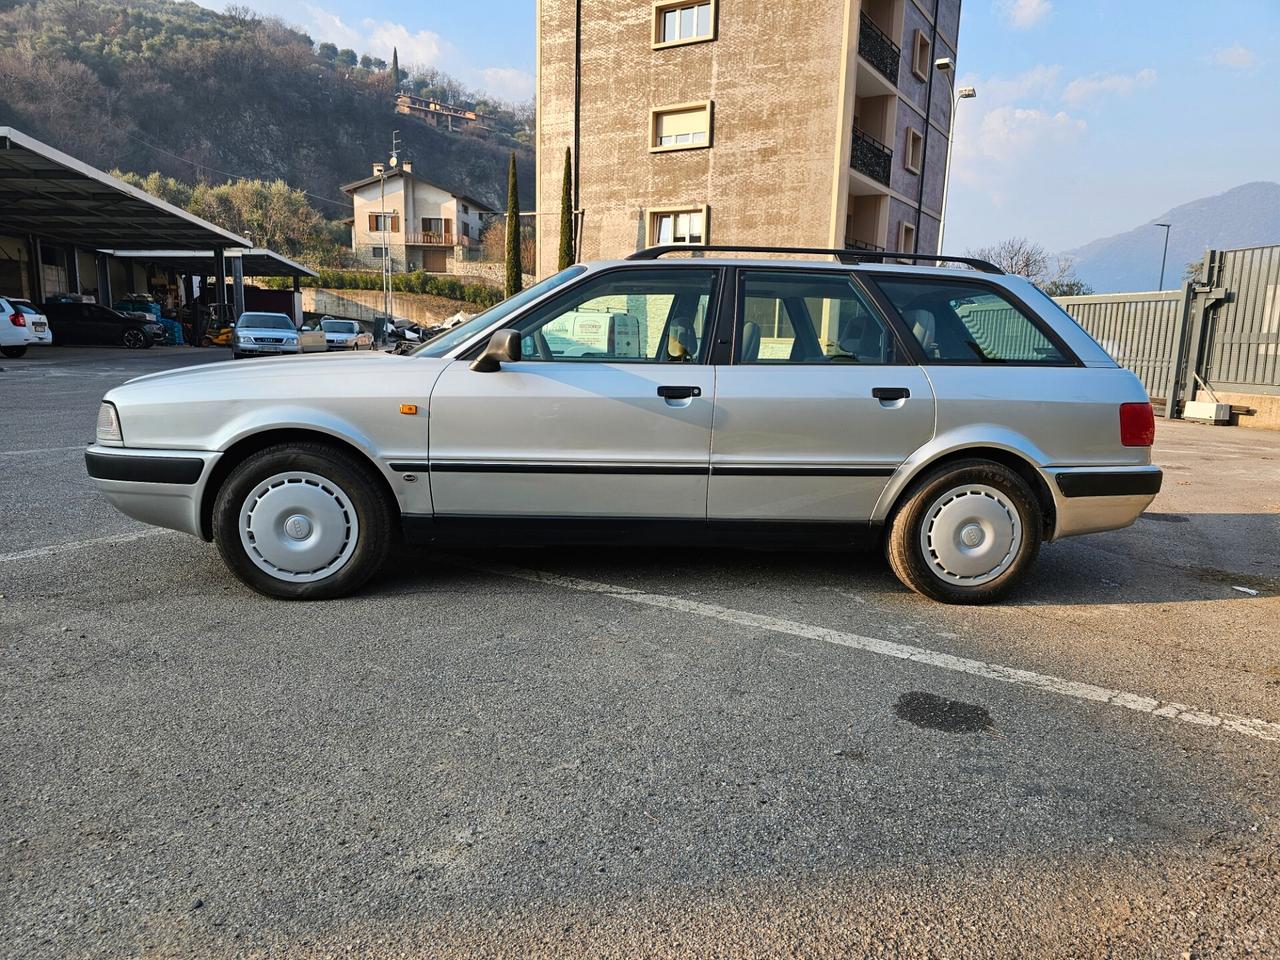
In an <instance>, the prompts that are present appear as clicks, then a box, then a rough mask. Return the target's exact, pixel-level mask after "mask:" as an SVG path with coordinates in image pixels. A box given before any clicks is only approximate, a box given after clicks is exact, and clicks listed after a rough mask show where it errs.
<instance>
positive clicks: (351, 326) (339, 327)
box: [320, 320, 360, 333]
mask: <svg viewBox="0 0 1280 960" xmlns="http://www.w3.org/2000/svg"><path fill="white" fill-rule="evenodd" d="M320 329H321V330H323V331H324V332H325V333H359V332H360V325H359V324H357V323H356V322H355V321H354V320H321V321H320Z"/></svg>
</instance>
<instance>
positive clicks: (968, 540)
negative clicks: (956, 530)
mask: <svg viewBox="0 0 1280 960" xmlns="http://www.w3.org/2000/svg"><path fill="white" fill-rule="evenodd" d="M960 539H961V540H963V541H964V545H965V546H966V547H976V546H977V545H978V544H980V543H981V542H982V528H981V527H980V526H978V525H977V524H976V523H971V524H969V525H968V526H967V527H965V528H964V529H963V530H961V531H960Z"/></svg>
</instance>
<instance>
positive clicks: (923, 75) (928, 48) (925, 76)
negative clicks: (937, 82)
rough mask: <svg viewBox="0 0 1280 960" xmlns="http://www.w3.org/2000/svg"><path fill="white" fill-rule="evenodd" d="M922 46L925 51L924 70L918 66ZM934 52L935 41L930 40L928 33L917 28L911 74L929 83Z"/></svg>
mask: <svg viewBox="0 0 1280 960" xmlns="http://www.w3.org/2000/svg"><path fill="white" fill-rule="evenodd" d="M922 41H923V44H922ZM922 46H923V49H924V51H925V54H924V70H923V72H922V71H920V70H918V69H917V68H916V61H917V60H919V59H920V50H921V48H922ZM932 52H933V43H932V42H931V41H930V40H929V36H928V34H926V33H925V32H924V31H923V30H920V29H918V28H917V29H916V32H915V36H914V37H913V38H912V44H911V75H912V76H914V77H915V78H916V79H917V80H919V81H920V82H921V83H927V82H928V80H929V56H930V54H931V53H932Z"/></svg>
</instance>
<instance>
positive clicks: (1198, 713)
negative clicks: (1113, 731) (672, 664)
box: [467, 564, 1280, 743]
mask: <svg viewBox="0 0 1280 960" xmlns="http://www.w3.org/2000/svg"><path fill="white" fill-rule="evenodd" d="M467 565H468V566H474V567H475V569H479V570H484V571H486V572H488V573H496V574H499V575H501V576H506V577H516V578H518V579H521V580H531V581H533V582H534V583H545V584H550V585H552V586H557V587H566V588H568V589H570V590H579V591H583V592H586V593H599V594H605V595H607V596H611V597H616V598H617V599H619V600H626V601H627V602H629V603H639V604H644V605H645V606H650V607H661V608H662V609H664V610H679V611H681V612H683V613H692V614H696V615H697V616H700V617H710V618H712V619H715V620H723V621H725V622H727V623H736V624H738V625H740V626H744V627H755V628H757V629H760V630H769V631H772V632H774V633H783V634H788V635H789V636H793V637H803V638H805V639H808V640H821V641H823V642H824V643H832V644H835V645H837V646H841V647H849V648H851V649H853V650H862V651H865V652H867V653H874V654H878V655H880V656H882V657H894V658H895V659H898V660H910V661H912V662H914V663H922V664H924V665H926V666H930V667H938V668H940V669H942V670H952V671H955V672H957V673H967V674H971V675H972V676H976V677H985V678H986V679H988V680H998V681H1000V682H1001V683H1011V684H1015V685H1018V686H1024V687H1032V688H1034V689H1036V690H1041V691H1043V692H1045V693H1056V694H1059V695H1060V696H1064V697H1073V698H1075V699H1077V700H1088V701H1092V702H1094V703H1105V704H1107V705H1109V706H1113V707H1123V708H1124V709H1126V710H1133V711H1135V712H1137V713H1145V714H1148V715H1150V716H1153V717H1159V718H1160V719H1162V720H1178V721H1181V722H1182V723H1190V724H1194V725H1195V726H1199V727H1218V728H1219V729H1222V730H1229V731H1231V732H1232V733H1240V734H1244V735H1245V736H1246V737H1254V738H1256V739H1258V740H1266V741H1269V742H1272V743H1280V723H1272V722H1269V721H1267V720H1259V719H1256V718H1254V717H1244V716H1239V715H1237V714H1232V713H1209V712H1208V711H1205V710H1197V709H1196V708H1194V707H1189V706H1187V705H1186V704H1184V703H1175V702H1172V701H1162V700H1156V699H1154V698H1153V697H1145V696H1142V695H1140V694H1136V693H1126V692H1125V691H1123V690H1111V689H1109V688H1107V687H1099V686H1095V685H1094V684H1091V683H1078V682H1076V681H1074V680H1065V679H1063V678H1061V677H1054V676H1049V675H1047V674H1043V673H1033V672H1032V671H1030V670H1018V669H1015V668H1013V667H1005V666H1001V665H1000V664H998V663H986V662H985V661H982V660H970V659H968V658H966V657H955V656H952V655H951V654H947V653H940V652H938V651H936V650H928V649H926V648H924V647H913V646H911V645H910V644H905V643H894V642H893V641H890V640H877V639H875V638H874V637H863V636H859V635H858V634H856V633H845V632H843V631H840V630H831V629H829V628H827V627H818V626H813V625H811V624H807V623H797V622H796V621H794V620H781V619H779V618H777V617H769V616H765V615H763V614H759V613H748V612H747V611H745V610H732V609H730V608H728V607H720V606H716V605H715V604H711V603H701V602H699V601H696V600H686V599H684V598H682V597H672V596H666V595H663V594H658V593H645V592H643V591H641V590H632V589H630V588H629V587H616V586H612V585H610V584H607V583H595V582H594V581H591V580H580V579H578V578H577V577H565V576H561V575H559V574H554V573H544V572H542V571H540V570H525V569H522V568H519V567H506V566H491V565H483V566H481V565H473V564H467Z"/></svg>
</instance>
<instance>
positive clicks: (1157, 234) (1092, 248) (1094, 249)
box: [1066, 181, 1280, 293]
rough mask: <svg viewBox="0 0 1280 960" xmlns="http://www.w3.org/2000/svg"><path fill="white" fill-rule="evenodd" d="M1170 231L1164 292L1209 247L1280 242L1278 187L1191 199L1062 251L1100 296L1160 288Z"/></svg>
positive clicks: (1261, 185) (1254, 186)
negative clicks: (1167, 225) (1167, 228)
mask: <svg viewBox="0 0 1280 960" xmlns="http://www.w3.org/2000/svg"><path fill="white" fill-rule="evenodd" d="M1156 223H1170V224H1173V227H1172V229H1171V230H1170V231H1169V260H1168V266H1167V267H1166V268H1165V273H1164V285H1165V289H1172V288H1176V287H1177V286H1178V285H1179V284H1180V283H1182V273H1183V270H1184V269H1185V268H1186V265H1187V264H1188V263H1190V262H1191V261H1192V260H1199V259H1200V258H1201V257H1203V256H1204V251H1205V249H1206V248H1208V247H1213V248H1216V249H1228V248H1231V247H1252V246H1258V245H1262V244H1270V243H1280V183H1270V182H1267V181H1258V182H1255V183H1246V184H1242V185H1241V186H1238V187H1235V188H1234V189H1232V190H1228V191H1227V192H1226V193H1220V194H1218V195H1216V196H1212V197H1202V198H1201V199H1199V200H1192V201H1191V202H1190V203H1184V204H1183V205H1182V206H1180V207H1174V208H1173V209H1172V210H1170V211H1169V212H1168V213H1165V214H1163V215H1161V216H1158V217H1153V218H1152V219H1151V220H1150V221H1149V222H1148V223H1145V224H1143V225H1142V226H1140V227H1135V228H1134V229H1132V230H1130V231H1129V232H1127V233H1120V234H1116V235H1115V236H1114V237H1104V238H1102V239H1100V240H1094V241H1093V242H1092V243H1086V244H1085V245H1084V246H1083V247H1078V248H1076V249H1075V250H1068V251H1066V256H1069V257H1071V258H1072V259H1073V260H1074V261H1075V266H1076V272H1077V273H1078V274H1079V275H1080V277H1081V278H1082V279H1084V281H1085V282H1086V283H1088V284H1089V285H1091V286H1092V287H1093V288H1094V290H1095V291H1097V292H1098V293H1119V292H1123V291H1127V290H1154V289H1156V288H1157V287H1158V286H1159V279H1160V251H1161V249H1162V247H1163V246H1164V230H1163V229H1162V228H1159V227H1155V226H1152V224H1156Z"/></svg>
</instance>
